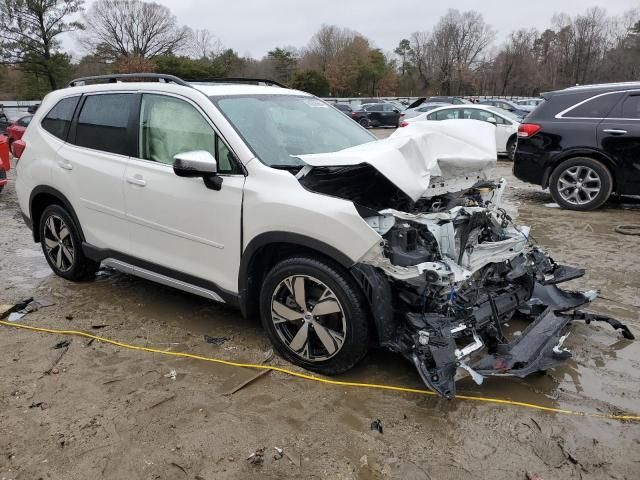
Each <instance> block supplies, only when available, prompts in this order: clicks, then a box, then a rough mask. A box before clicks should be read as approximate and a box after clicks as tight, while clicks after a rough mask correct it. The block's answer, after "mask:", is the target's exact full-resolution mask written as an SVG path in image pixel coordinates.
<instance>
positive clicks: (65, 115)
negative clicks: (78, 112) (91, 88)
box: [41, 97, 80, 141]
mask: <svg viewBox="0 0 640 480" xmlns="http://www.w3.org/2000/svg"><path fill="white" fill-rule="evenodd" d="M79 99H80V97H68V98H63V99H62V100H60V101H59V102H58V103H56V105H55V106H54V107H53V108H52V109H51V110H50V111H49V113H47V114H46V115H45V117H44V118H43V119H42V122H41V125H42V128H44V129H45V130H46V131H47V132H49V133H50V134H52V135H55V136H56V137H58V138H59V139H61V140H65V141H66V139H67V134H68V133H69V127H70V125H71V119H72V118H73V112H74V111H75V109H76V105H77V104H78V100H79Z"/></svg>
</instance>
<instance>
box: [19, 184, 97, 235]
mask: <svg viewBox="0 0 640 480" xmlns="http://www.w3.org/2000/svg"><path fill="white" fill-rule="evenodd" d="M43 193H44V194H47V195H51V196H53V197H55V198H56V199H57V200H58V201H59V202H60V203H61V204H62V206H64V208H65V209H66V210H67V212H69V215H71V218H73V221H74V222H75V224H76V226H77V227H78V230H79V231H80V238H81V239H82V241H83V242H84V241H85V237H84V232H83V231H82V225H81V224H80V221H79V220H78V216H77V215H76V211H75V210H74V208H73V207H72V206H71V202H69V199H67V197H65V195H64V194H63V193H62V192H61V191H60V190H56V189H55V188H53V187H50V186H49V185H38V186H37V187H36V188H34V189H33V190H32V191H31V195H29V218H30V223H31V224H32V228H31V231H32V233H33V241H34V242H36V243H37V242H39V241H40V229H39V225H37V224H36V222H35V221H34V218H33V201H34V199H35V198H36V197H37V196H38V195H40V194H43Z"/></svg>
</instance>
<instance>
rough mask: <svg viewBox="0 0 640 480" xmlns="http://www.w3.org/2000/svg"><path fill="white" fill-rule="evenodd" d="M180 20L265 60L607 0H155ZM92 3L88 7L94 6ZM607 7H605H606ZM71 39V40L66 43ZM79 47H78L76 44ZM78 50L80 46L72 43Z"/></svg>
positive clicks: (393, 42)
mask: <svg viewBox="0 0 640 480" xmlns="http://www.w3.org/2000/svg"><path fill="white" fill-rule="evenodd" d="M155 1H156V2H158V3H160V4H163V5H166V6H167V7H169V8H170V9H171V11H172V12H173V13H174V14H175V15H176V16H177V17H178V21H179V22H180V23H181V24H184V25H187V26H189V27H191V28H193V29H197V28H206V29H209V30H211V31H212V32H213V33H214V34H215V35H216V36H217V37H218V38H219V39H220V41H221V42H222V44H223V45H224V46H225V47H228V48H233V49H234V50H236V51H237V52H238V53H239V54H240V55H250V56H252V57H256V58H260V57H262V56H263V55H265V54H266V53H267V51H269V50H270V49H272V48H273V47H275V46H295V47H301V46H304V45H306V44H307V42H308V41H309V39H310V38H311V36H312V35H313V34H314V33H315V32H316V31H317V29H318V27H319V26H320V25H321V24H323V23H326V24H334V25H338V26H341V27H347V28H350V29H352V30H355V31H357V32H360V33H362V34H363V35H365V36H366V37H368V38H369V39H370V40H372V41H373V42H374V44H375V46H376V47H379V48H382V49H383V50H385V51H393V49H394V48H395V47H396V46H397V45H398V42H399V41H400V40H401V39H402V38H405V37H408V36H409V35H410V34H411V33H412V32H416V31H424V30H430V29H431V28H432V27H433V25H434V24H435V23H436V22H437V21H438V19H439V18H440V16H442V15H443V14H444V13H445V12H446V11H447V10H448V9H449V8H457V9H458V10H461V11H464V10H477V11H479V12H481V13H482V14H483V15H484V19H485V21H486V22H487V23H489V24H490V25H492V26H493V28H494V29H495V30H496V31H497V33H498V36H497V39H498V40H502V39H503V38H505V37H506V35H508V34H509V33H510V32H511V31H512V30H516V29H519V28H522V27H535V28H538V29H542V28H545V27H546V26H547V25H549V23H550V20H551V17H552V15H553V14H554V13H560V12H564V13H568V14H570V15H572V16H573V15H576V14H578V13H582V12H584V11H585V10H586V9H587V8H589V7H592V6H595V5H602V4H603V3H604V2H597V1H592V0H535V1H532V2H528V1H517V0H450V1H439V2H434V1H433V0H431V1H430V0H231V1H229V0H224V1H220V0H155ZM90 3H91V2H90V0H88V1H87V6H89V5H90ZM602 6H604V5H602ZM636 7H640V1H639V0H608V1H607V2H606V7H605V8H606V10H607V13H608V14H609V15H620V14H622V13H624V12H626V11H628V10H630V9H632V8H636ZM65 43H66V42H65ZM74 47H75V46H74ZM72 50H74V51H77V50H78V48H77V47H75V48H73V47H72Z"/></svg>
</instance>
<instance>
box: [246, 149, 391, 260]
mask: <svg viewBox="0 0 640 480" xmlns="http://www.w3.org/2000/svg"><path fill="white" fill-rule="evenodd" d="M249 167H250V168H249V169H248V170H249V175H248V176H247V181H246V183H245V188H244V225H243V227H244V228H243V232H244V248H246V247H247V245H248V244H249V243H251V240H253V239H254V238H256V237H257V236H258V235H260V234H262V233H268V232H288V233H293V234H298V235H303V236H306V237H310V238H313V239H316V240H318V241H320V242H323V243H325V244H327V245H331V246H332V247H334V248H336V249H337V250H338V251H340V252H342V253H343V254H344V255H346V256H347V257H348V258H349V259H351V260H352V261H353V262H354V263H356V262H358V261H359V260H360V259H361V258H362V257H363V256H364V255H365V254H366V253H367V251H369V250H370V249H371V248H372V247H373V246H374V245H376V244H377V243H378V242H380V241H381V237H380V235H378V234H377V233H376V232H375V231H374V230H372V229H371V227H370V226H369V225H368V224H367V223H366V222H365V221H364V219H363V218H362V217H361V216H360V215H358V212H357V211H356V208H355V206H354V205H353V203H352V202H350V201H347V200H343V199H340V198H336V197H331V196H327V195H321V194H318V193H313V192H310V191H308V190H306V189H305V188H304V187H302V185H300V183H299V182H298V180H297V179H296V177H294V176H293V175H291V174H290V173H289V172H286V171H281V170H275V169H272V168H270V167H267V166H266V165H263V164H262V163H260V162H258V161H254V162H251V164H250V165H249ZM244 248H243V250H244Z"/></svg>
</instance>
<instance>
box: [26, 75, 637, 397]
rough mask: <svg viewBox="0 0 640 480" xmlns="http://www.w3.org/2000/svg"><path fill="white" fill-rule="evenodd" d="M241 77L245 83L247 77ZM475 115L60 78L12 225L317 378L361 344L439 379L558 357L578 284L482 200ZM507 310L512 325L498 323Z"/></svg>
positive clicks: (486, 150)
mask: <svg viewBox="0 0 640 480" xmlns="http://www.w3.org/2000/svg"><path fill="white" fill-rule="evenodd" d="M247 83H255V84H247ZM493 128H494V127H493V126H491V125H489V124H486V123H482V122H476V121H474V120H455V121H444V122H423V123H422V124H412V125H411V126H410V127H407V128H404V129H401V130H398V131H397V132H395V133H394V134H393V135H391V137H390V138H388V139H386V140H376V139H375V138H374V137H373V136H372V135H371V134H370V133H369V132H367V131H366V130H365V129H363V128H361V127H360V126H359V125H358V124H356V123H355V122H353V121H352V120H351V119H349V118H347V117H346V116H344V115H343V114H342V113H340V112H339V111H337V110H335V109H334V108H332V107H331V106H329V105H328V104H327V103H325V102H323V101H322V100H319V99H318V98H315V97H313V96H311V95H309V94H306V93H304V92H299V91H295V90H290V89H287V88H282V87H280V86H277V85H272V84H269V82H258V81H254V82H245V83H242V82H232V81H230V80H229V81H222V82H216V83H208V84H198V83H187V82H184V81H183V80H180V79H178V78H175V77H171V76H167V75H151V74H133V75H129V76H126V75H114V76H108V77H92V78H85V79H78V80H76V81H74V82H72V83H71V85H70V87H69V88H65V89H62V90H58V91H55V92H53V93H51V94H49V95H48V96H47V97H46V98H45V100H44V101H43V103H42V106H41V107H40V109H39V110H38V112H37V113H36V114H35V116H34V119H33V121H32V122H31V124H30V126H29V128H28V129H27V131H26V133H25V135H24V137H23V140H22V141H21V142H22V143H21V144H18V145H17V146H15V147H14V150H15V151H16V153H17V154H21V158H20V160H19V163H18V166H17V173H18V178H17V182H16V189H17V192H18V197H19V201H20V207H21V210H22V212H23V215H24V219H25V222H26V223H27V225H29V226H30V227H31V228H32V230H33V238H34V240H35V241H37V242H40V243H41V244H42V249H43V252H44V255H45V257H46V259H47V261H48V263H49V265H50V266H51V268H52V269H53V271H54V272H55V273H56V274H57V275H60V276H61V277H64V278H67V279H69V280H81V279H86V278H90V277H91V276H92V275H93V274H94V273H95V272H96V270H97V269H98V268H99V266H100V263H102V264H105V265H108V266H111V267H113V268H116V269H119V270H121V271H124V272H128V273H131V274H133V275H138V276H141V277H144V278H147V279H150V280H153V281H156V282H160V283H163V284H166V285H170V286H173V287H176V288H179V289H182V290H186V291H188V292H192V293H195V294H197V295H202V296H204V297H208V298H211V299H213V300H216V301H222V302H227V303H229V304H232V305H237V306H239V307H240V309H241V310H242V313H243V314H244V315H248V316H252V315H258V314H259V315H260V317H261V319H262V323H263V325H264V328H265V330H266V332H267V334H268V335H269V338H270V339H271V341H272V342H273V345H274V347H275V349H276V350H277V351H278V352H279V353H280V355H282V356H283V357H285V358H286V359H288V360H290V361H291V362H293V363H295V364H297V365H300V366H302V367H304V368H306V369H309V370H313V371H315V372H320V373H323V374H337V373H340V372H344V371H345V370H347V369H349V368H351V367H353V366H354V365H355V364H356V363H357V362H358V361H360V360H361V359H362V358H363V357H364V355H365V354H366V352H367V350H368V348H369V347H370V346H372V345H375V344H377V345H381V346H383V347H386V348H388V349H390V350H392V351H394V352H397V353H400V354H402V355H403V356H404V357H406V358H407V359H408V360H409V361H410V362H411V363H412V364H413V365H414V366H415V367H416V368H417V370H418V372H419V373H420V376H421V377H422V379H423V380H424V382H425V384H426V385H427V386H429V388H431V389H432V390H434V391H435V392H437V393H438V394H439V395H441V396H443V397H446V398H452V397H453V396H454V395H455V381H456V378H458V376H457V373H465V374H470V375H471V376H472V377H473V378H474V379H475V380H476V381H478V382H481V381H482V378H483V377H484V376H487V375H512V376H518V377H524V376H526V375H528V374H530V373H533V372H537V371H543V370H545V369H548V368H550V367H553V366H554V365H556V364H557V363H558V362H560V361H562V360H565V359H567V358H568V357H569V356H570V353H569V351H568V350H566V349H565V348H564V347H563V341H564V338H565V336H564V330H565V327H567V325H568V324H569V323H570V322H572V321H578V320H583V321H587V322H590V321H596V320H601V321H606V322H608V323H609V324H611V325H612V326H613V327H614V328H617V329H620V330H621V331H622V333H623V335H625V336H626V337H628V338H631V337H632V335H631V332H630V331H629V330H628V329H627V328H626V327H625V326H624V325H622V324H621V323H619V322H618V321H616V320H614V319H611V318H608V317H604V316H600V315H595V314H592V313H588V312H584V311H580V310H578V308H579V307H581V306H582V305H585V304H587V303H589V302H590V301H592V300H594V298H595V294H594V293H579V292H566V291H563V290H561V289H560V288H558V287H557V284H558V283H561V282H564V281H567V280H570V279H574V278H577V277H579V276H581V275H582V274H583V273H584V272H583V270H579V269H576V268H571V267H567V266H562V265H558V264H556V263H555V262H554V261H553V260H552V259H551V258H550V257H548V256H547V255H546V254H545V253H544V252H543V251H542V250H541V249H540V248H539V247H537V246H536V245H534V244H533V242H532V241H531V240H530V238H529V235H528V230H527V229H526V228H524V227H518V226H516V225H515V224H514V223H513V222H512V219H511V217H510V216H509V214H508V213H507V211H506V210H505V209H504V208H503V207H501V202H500V197H501V195H502V193H503V191H504V188H505V183H504V181H503V180H494V179H492V178H491V177H490V176H489V172H490V169H491V168H492V167H493V166H494V165H495V161H496V150H495V148H496V147H495V141H494V135H493V132H492V129H493ZM513 316H517V317H520V318H521V319H523V320H525V321H528V322H529V325H528V327H527V328H526V330H525V331H524V332H523V334H522V335H520V336H518V337H515V338H509V337H510V335H509V333H508V330H507V329H506V324H507V322H509V321H510V319H511V318H512V317H513Z"/></svg>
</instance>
